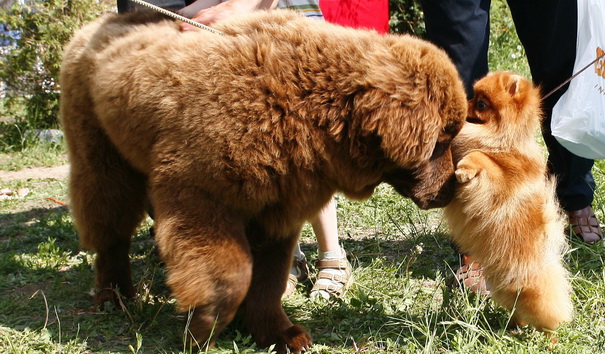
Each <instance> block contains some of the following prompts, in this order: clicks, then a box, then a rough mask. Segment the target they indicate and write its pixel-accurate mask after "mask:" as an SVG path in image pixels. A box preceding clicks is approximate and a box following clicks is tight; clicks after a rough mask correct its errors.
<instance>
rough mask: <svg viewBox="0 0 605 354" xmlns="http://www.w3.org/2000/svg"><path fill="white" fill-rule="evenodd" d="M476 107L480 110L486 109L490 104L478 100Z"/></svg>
mask: <svg viewBox="0 0 605 354" xmlns="http://www.w3.org/2000/svg"><path fill="white" fill-rule="evenodd" d="M475 108H476V109H477V110H478V111H485V110H486V109H487V108H488V105H487V103H485V102H483V101H477V103H475Z"/></svg>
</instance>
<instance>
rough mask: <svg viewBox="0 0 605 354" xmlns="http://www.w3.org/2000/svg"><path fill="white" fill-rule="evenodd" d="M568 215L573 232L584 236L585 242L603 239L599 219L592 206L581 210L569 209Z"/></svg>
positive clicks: (581, 236)
mask: <svg viewBox="0 0 605 354" xmlns="http://www.w3.org/2000/svg"><path fill="white" fill-rule="evenodd" d="M567 215H568V216H569V223H570V224H571V229H572V231H573V233H574V234H576V235H577V236H579V237H580V238H582V240H583V241H584V242H588V243H592V242H595V241H598V240H601V239H603V233H602V231H601V228H600V227H599V220H598V219H597V217H596V216H595V214H594V212H593V210H592V208H591V207H590V206H587V207H586V208H584V209H580V210H575V211H568V212H567Z"/></svg>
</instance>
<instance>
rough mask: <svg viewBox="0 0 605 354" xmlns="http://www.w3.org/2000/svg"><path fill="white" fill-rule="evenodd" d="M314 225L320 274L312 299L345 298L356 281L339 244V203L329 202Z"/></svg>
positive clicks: (312, 221) (317, 265)
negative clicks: (344, 295) (337, 209)
mask: <svg viewBox="0 0 605 354" xmlns="http://www.w3.org/2000/svg"><path fill="white" fill-rule="evenodd" d="M311 226H313V231H314V232H315V236H316V237H317V245H318V253H319V254H318V257H317V258H318V260H317V264H316V267H317V268H318V270H319V272H318V274H317V281H316V282H315V284H314V285H313V288H312V289H311V294H310V296H311V297H322V298H324V299H329V298H330V296H336V297H339V296H342V295H343V294H344V291H345V290H346V289H347V287H348V286H349V285H350V284H351V283H352V282H353V278H352V276H351V264H350V263H349V261H348V260H347V255H346V253H345V251H344V249H342V248H341V247H340V244H339V242H338V219H337V214H336V201H335V200H334V198H332V199H330V201H329V202H328V204H326V205H325V206H324V207H323V208H322V210H321V211H320V212H319V214H318V215H317V217H316V218H315V219H314V220H311Z"/></svg>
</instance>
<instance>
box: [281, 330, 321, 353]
mask: <svg viewBox="0 0 605 354" xmlns="http://www.w3.org/2000/svg"><path fill="white" fill-rule="evenodd" d="M280 342H281V343H278V346H279V348H276V350H277V352H278V353H302V352H305V351H307V350H308V349H309V347H310V346H311V345H312V344H313V341H312V340H311V336H310V335H309V333H308V332H307V330H306V329H304V328H303V327H301V326H298V325H292V326H291V327H290V328H288V329H286V330H285V331H283V332H282V333H281V334H280Z"/></svg>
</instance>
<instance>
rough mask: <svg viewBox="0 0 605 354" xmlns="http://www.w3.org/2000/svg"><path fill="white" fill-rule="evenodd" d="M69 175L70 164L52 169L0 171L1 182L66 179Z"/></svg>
mask: <svg viewBox="0 0 605 354" xmlns="http://www.w3.org/2000/svg"><path fill="white" fill-rule="evenodd" d="M68 173H69V164H65V165H61V166H52V167H31V168H24V169H22V170H20V171H0V181H5V182H10V181H15V180H28V179H43V178H53V179H65V178H67V174H68Z"/></svg>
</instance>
